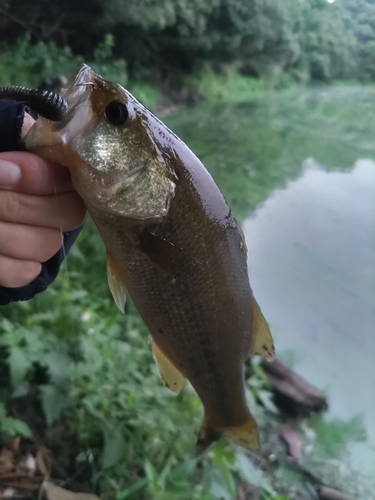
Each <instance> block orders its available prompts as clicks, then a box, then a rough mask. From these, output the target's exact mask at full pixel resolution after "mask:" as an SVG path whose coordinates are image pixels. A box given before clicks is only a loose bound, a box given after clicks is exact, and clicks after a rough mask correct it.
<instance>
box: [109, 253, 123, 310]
mask: <svg viewBox="0 0 375 500" xmlns="http://www.w3.org/2000/svg"><path fill="white" fill-rule="evenodd" d="M107 275H108V285H109V289H110V290H111V292H112V295H113V298H114V301H115V302H116V305H117V307H118V308H119V309H120V311H121V312H122V313H124V311H125V303H126V288H125V285H124V283H123V281H122V278H121V276H120V273H119V271H118V269H117V266H116V264H115V262H114V260H113V259H112V257H111V256H110V255H109V253H107Z"/></svg>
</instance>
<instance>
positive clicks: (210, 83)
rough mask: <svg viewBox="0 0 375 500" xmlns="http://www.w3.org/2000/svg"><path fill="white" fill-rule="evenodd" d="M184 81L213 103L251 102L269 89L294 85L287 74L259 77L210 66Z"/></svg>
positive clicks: (187, 76) (192, 89) (197, 71)
mask: <svg viewBox="0 0 375 500" xmlns="http://www.w3.org/2000/svg"><path fill="white" fill-rule="evenodd" d="M184 83H185V85H186V86H187V87H188V88H189V89H190V90H191V91H193V92H196V93H197V94H199V95H200V96H202V97H203V98H204V99H205V100H206V101H209V102H213V103H218V102H223V103H237V102H250V101H253V100H255V99H259V98H260V97H262V96H264V94H265V93H266V92H267V91H269V90H275V89H281V88H286V87H291V86H292V85H294V81H293V79H292V77H291V76H289V75H286V74H280V75H279V76H277V77H270V78H267V79H265V78H263V79H258V78H252V77H249V76H245V75H241V74H240V73H238V72H237V71H235V70H233V69H228V70H227V71H226V72H223V73H217V72H214V71H213V70H212V69H211V68H210V67H205V68H202V69H199V70H196V71H195V72H193V73H192V74H190V75H186V76H185V78H184Z"/></svg>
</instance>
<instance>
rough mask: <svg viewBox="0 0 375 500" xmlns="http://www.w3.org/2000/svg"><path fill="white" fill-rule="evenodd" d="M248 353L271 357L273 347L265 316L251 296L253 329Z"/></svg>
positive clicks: (273, 353)
mask: <svg viewBox="0 0 375 500" xmlns="http://www.w3.org/2000/svg"><path fill="white" fill-rule="evenodd" d="M250 355H251V356H260V357H262V358H266V359H267V358H273V357H274V355H275V347H274V345H273V339H272V335H271V332H270V329H269V326H268V324H267V321H266V319H265V317H264V316H263V313H262V311H261V310H260V307H259V305H258V302H257V301H256V300H255V299H254V297H253V330H252V333H251V345H250Z"/></svg>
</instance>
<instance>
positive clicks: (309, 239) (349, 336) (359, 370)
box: [168, 87, 375, 498]
mask: <svg viewBox="0 0 375 500" xmlns="http://www.w3.org/2000/svg"><path fill="white" fill-rule="evenodd" d="M168 124H169V125H170V126H171V128H173V130H175V131H176V132H177V133H178V135H180V137H181V138H182V139H183V140H185V141H186V142H187V144H188V145H189V146H190V147H191V148H192V149H193V150H194V151H195V153H196V154H197V155H198V156H199V157H200V158H201V159H202V161H203V162H204V163H205V165H206V166H207V168H208V169H209V170H210V172H211V173H212V175H213V177H214V179H215V180H216V182H217V183H218V185H219V187H220V188H221V189H222V191H223V193H224V195H225V196H226V198H227V200H228V202H229V204H230V205H231V207H232V208H233V210H234V212H235V214H236V215H237V217H239V218H240V219H241V220H242V221H243V228H244V232H245V235H246V240H247V245H248V248H249V270H250V278H251V283H252V287H253V290H254V292H255V295H256V297H257V299H258V301H259V303H260V304H261V307H262V309H263V311H264V313H265V315H266V317H267V319H268V321H269V323H270V325H271V327H272V331H273V333H274V337H275V341H276V347H277V350H278V352H279V353H280V354H281V356H282V357H284V359H286V360H287V361H289V362H291V361H293V365H294V368H295V369H296V370H297V371H298V372H299V373H300V374H302V375H303V376H305V377H306V378H307V379H308V380H309V381H310V382H311V383H312V384H314V385H316V386H317V387H319V388H321V389H323V390H325V391H326V392H327V394H328V398H329V411H328V412H327V413H326V415H325V416H324V420H323V421H320V420H316V421H312V422H311V424H310V425H311V427H312V428H314V429H315V433H316V435H317V437H318V441H319V439H320V448H319V446H318V445H317V446H316V449H317V450H319V451H317V455H318V456H317V457H315V459H316V460H317V463H318V462H319V458H320V459H321V462H322V463H323V464H327V463H331V462H334V460H335V459H340V461H341V463H342V464H343V465H342V467H341V466H340V467H341V469H340V471H341V473H342V475H343V477H344V475H346V476H347V477H346V479H347V480H346V481H345V484H346V485H347V486H346V487H347V489H348V490H350V488H351V487H352V492H353V493H357V494H358V491H359V490H358V484H359V487H361V485H362V486H363V488H366V492H364V493H363V494H364V495H367V496H366V498H370V497H369V493H368V492H369V491H372V492H374V491H375V480H374V477H375V363H374V359H375V163H374V160H375V90H373V89H372V88H367V87H366V88H364V87H330V88H312V89H300V90H290V91H283V92H279V93H274V94H270V95H269V96H267V97H265V98H264V99H263V100H261V101H260V102H257V103H242V104H239V105H217V106H209V105H203V106H200V107H197V108H195V109H191V110H188V111H185V112H183V113H180V114H179V115H176V116H175V117H170V118H169V119H168ZM337 429H341V431H340V432H341V435H342V436H343V435H344V434H345V439H344V442H343V443H342V446H339V441H340V438H339V437H337V438H335V437H334V436H336V434H335V433H336V431H337ZM344 430H345V432H346V433H345V432H344ZM337 435H338V434H337ZM330 439H331V440H333V439H336V441H337V443H334V442H331V443H329V440H330ZM345 467H346V468H345ZM353 474H354V477H355V481H352V479H351V478H352V477H353ZM338 482H339V483H340V479H339V480H338ZM352 483H353V484H354V483H358V484H357V486H353V485H352ZM363 491H365V490H363ZM374 498H375V497H374Z"/></svg>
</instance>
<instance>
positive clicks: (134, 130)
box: [25, 65, 274, 452]
mask: <svg viewBox="0 0 375 500" xmlns="http://www.w3.org/2000/svg"><path fill="white" fill-rule="evenodd" d="M61 98H62V100H63V101H64V103H65V104H66V106H65V107H66V109H65V108H64V110H63V112H62V113H60V114H58V115H56V116H57V118H54V119H53V120H52V119H48V117H47V118H45V117H43V116H39V118H38V120H37V121H36V122H35V124H34V126H33V127H32V128H31V129H30V131H29V132H28V134H27V135H26V137H25V146H26V149H27V150H28V151H30V152H33V153H36V154H38V155H40V156H42V157H44V158H47V159H49V160H53V161H56V162H59V163H61V164H62V165H65V166H66V167H68V168H69V170H70V174H71V177H72V181H73V184H74V187H75V189H76V190H77V192H78V193H79V194H80V196H81V197H82V198H83V200H84V202H85V204H86V207H87V210H88V212H89V214H90V215H91V218H92V219H93V221H94V223H95V225H96V227H97V229H98V231H99V233H100V235H101V238H102V239H103V242H104V244H105V247H106V251H107V271H108V282H109V288H110V290H111V292H112V295H113V297H114V300H115V302H116V304H117V306H118V308H119V309H120V310H121V311H122V312H124V308H125V300H126V295H127V294H128V295H130V297H131V298H132V301H133V302H134V304H135V306H136V308H137V310H138V311H139V314H140V316H141V317H142V319H143V321H144V322H145V324H146V326H147V328H148V330H149V333H150V339H151V344H152V353H153V357H154V359H155V361H156V364H157V367H158V371H159V374H160V377H161V379H162V380H163V382H164V383H165V385H166V386H167V387H168V388H169V389H170V390H171V391H173V392H174V393H178V392H179V391H180V390H181V389H182V387H183V385H184V383H185V380H186V379H187V380H188V381H189V382H190V383H191V385H192V386H193V388H194V389H195V391H196V393H197V394H198V396H199V398H200V400H201V402H202V404H203V407H204V418H203V423H202V425H201V428H200V430H199V432H198V440H197V449H198V451H199V452H202V451H204V450H205V449H206V448H207V447H208V446H210V445H211V443H213V442H214V441H216V440H217V439H219V438H220V437H221V436H224V437H226V438H228V439H229V440H230V441H232V442H234V443H236V444H239V445H241V446H243V447H245V448H247V449H249V450H252V451H257V450H259V447H260V442H259V432H258V427H257V424H256V421H255V419H254V417H253V415H252V414H251V412H250V410H249V408H248V405H247V401H246V396H245V379H244V363H245V361H246V360H247V359H248V358H249V357H250V356H255V355H258V356H262V357H265V358H272V357H273V355H274V344H273V340H272V335H271V332H270V329H269V326H268V324H267V322H266V320H265V318H264V316H263V314H262V312H261V309H260V307H259V305H258V303H257V302H256V300H255V298H254V295H253V292H252V289H251V286H250V282H249V275H248V267H247V247H246V243H245V238H244V235H243V233H242V230H241V228H240V225H239V224H238V222H237V220H236V219H235V217H234V216H233V214H232V212H231V209H230V208H229V206H228V204H227V203H226V201H225V199H224V197H223V195H222V193H221V192H220V190H219V188H218V187H217V185H216V183H215V182H214V180H213V178H212V177H211V175H210V174H209V173H208V171H207V170H206V168H205V167H204V166H203V164H202V163H201V162H200V160H199V159H198V158H197V157H196V156H195V154H194V153H193V152H192V151H191V150H190V149H189V148H188V146H187V145H186V144H185V143H184V142H183V141H182V140H180V139H179V138H178V137H177V136H176V135H175V134H174V133H173V132H172V131H171V130H170V129H169V128H168V127H167V126H166V125H165V124H164V123H162V121H160V120H159V119H158V118H157V117H156V116H155V115H154V114H153V113H152V112H151V111H149V110H148V109H147V108H145V107H144V106H143V105H142V104H140V103H139V102H138V101H137V100H136V99H135V97H133V95H132V94H130V92H128V91H127V90H126V89H124V88H123V87H122V86H121V85H119V84H117V83H113V82H110V81H107V80H105V79H103V78H102V77H101V76H100V75H98V74H96V73H95V72H94V71H93V70H92V69H91V68H90V67H89V66H87V65H82V67H81V68H80V69H79V71H78V73H77V74H76V75H75V76H74V77H73V79H72V80H71V81H70V83H69V84H68V86H67V88H66V89H64V90H63V91H62V93H61ZM49 99H50V100H53V99H52V98H51V96H50V95H49ZM65 104H64V105H65ZM223 140H225V138H223Z"/></svg>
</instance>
